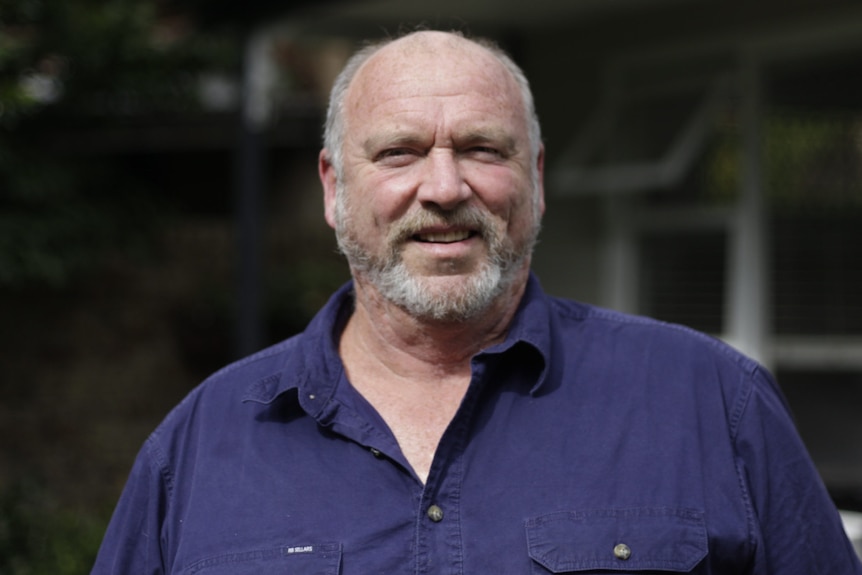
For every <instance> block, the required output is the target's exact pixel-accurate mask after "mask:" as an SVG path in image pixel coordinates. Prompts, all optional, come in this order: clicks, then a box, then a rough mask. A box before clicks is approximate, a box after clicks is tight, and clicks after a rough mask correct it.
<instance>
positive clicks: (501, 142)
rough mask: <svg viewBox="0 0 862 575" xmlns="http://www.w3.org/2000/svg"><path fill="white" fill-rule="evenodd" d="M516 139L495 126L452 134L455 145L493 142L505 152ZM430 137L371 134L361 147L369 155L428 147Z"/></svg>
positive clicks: (407, 134) (512, 151)
mask: <svg viewBox="0 0 862 575" xmlns="http://www.w3.org/2000/svg"><path fill="white" fill-rule="evenodd" d="M516 142H517V140H516V138H515V137H513V136H512V135H511V134H509V133H508V132H507V131H505V130H500V129H495V128H489V129H485V128H480V129H476V130H470V131H465V132H464V133H461V134H457V133H456V134H455V135H454V145H455V147H464V146H470V145H474V144H484V143H488V144H494V145H496V146H498V147H500V148H502V150H503V151H505V152H506V153H510V154H511V153H514V152H515V151H516V150H517V148H518V146H517V143H516ZM430 145H431V144H430V138H428V137H423V136H419V135H417V134H414V133H411V132H404V133H398V132H397V131H393V132H385V133H379V134H373V135H371V136H369V137H368V138H366V139H365V140H364V141H363V142H362V148H363V149H364V150H365V151H366V153H367V154H369V155H374V154H377V153H379V152H380V151H381V150H385V149H387V148H393V147H396V148H397V147H399V146H408V147H418V148H425V147H430Z"/></svg>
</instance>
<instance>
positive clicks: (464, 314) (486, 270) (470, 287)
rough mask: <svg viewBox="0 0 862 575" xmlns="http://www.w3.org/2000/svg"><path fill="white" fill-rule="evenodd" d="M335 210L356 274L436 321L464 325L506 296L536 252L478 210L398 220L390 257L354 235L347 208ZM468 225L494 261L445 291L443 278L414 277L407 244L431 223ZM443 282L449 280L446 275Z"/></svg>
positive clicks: (392, 299) (394, 300) (409, 309)
mask: <svg viewBox="0 0 862 575" xmlns="http://www.w3.org/2000/svg"><path fill="white" fill-rule="evenodd" d="M343 208H344V206H340V207H339V209H337V210H336V212H337V215H336V221H337V225H336V237H337V239H338V246H339V248H340V250H341V252H342V253H343V254H344V255H345V256H346V257H347V261H348V263H349V264H350V267H351V269H352V270H353V273H354V274H359V275H362V276H364V277H365V278H366V279H367V280H368V281H369V282H370V283H371V284H372V285H373V286H374V287H375V288H376V289H377V291H378V292H379V293H380V295H381V296H382V297H383V298H384V299H386V300H387V301H389V302H391V303H393V304H395V305H397V306H398V307H400V308H402V309H403V310H405V311H406V312H407V313H409V314H410V315H411V316H413V317H416V318H420V319H425V320H433V321H447V322H455V321H465V320H469V319H472V318H474V317H476V316H478V315H479V314H480V313H482V312H483V311H485V310H486V309H487V308H488V307H489V306H490V305H491V304H492V303H493V302H494V301H495V300H496V299H497V298H498V297H499V296H500V295H501V294H503V293H504V292H505V291H506V290H507V289H508V288H509V287H510V286H511V284H512V282H513V281H514V279H515V278H516V277H517V274H518V272H519V271H520V270H521V269H522V268H523V265H524V264H525V262H526V260H527V258H528V257H529V255H530V253H531V252H532V247H533V244H534V242H535V237H533V238H531V239H530V241H528V242H526V245H524V246H520V248H521V249H517V247H516V246H513V245H512V244H511V242H509V241H507V239H506V238H503V237H501V236H500V234H498V233H497V232H496V230H495V229H494V227H493V226H492V225H491V223H490V222H489V221H488V220H487V218H486V217H485V216H484V215H483V214H482V213H480V212H478V211H477V210H475V209H473V208H462V209H458V210H455V211H452V212H444V211H442V210H428V209H423V211H421V212H417V213H416V214H413V215H412V216H407V217H405V218H404V219H403V221H400V222H398V224H396V226H395V228H394V229H393V230H392V232H391V233H390V236H389V237H388V238H387V244H388V246H389V253H388V254H387V256H386V257H380V256H375V255H373V254H371V253H369V252H368V251H366V250H365V249H364V248H363V247H362V245H361V243H360V242H359V241H358V239H357V238H356V237H355V235H354V234H353V233H352V226H351V222H350V218H349V215H348V214H347V213H346V212H347V210H344V209H343ZM430 222H434V223H441V222H443V223H447V224H453V225H467V226H470V227H472V228H475V229H478V230H479V233H480V234H481V236H482V238H483V239H484V240H485V242H486V243H487V245H488V251H489V254H490V255H489V258H488V259H487V260H486V261H485V262H483V263H482V266H481V268H480V269H479V270H478V271H477V272H476V273H474V274H471V275H469V276H467V277H466V278H464V280H463V282H461V283H460V284H459V285H455V286H453V285H451V283H449V285H448V286H447V287H446V288H443V287H438V286H435V285H434V284H435V283H436V282H438V281H441V280H440V278H429V277H420V276H416V275H414V274H412V273H411V272H410V271H409V270H408V269H407V266H406V265H405V264H404V261H403V259H402V257H401V246H402V245H403V242H404V241H406V240H407V239H408V238H409V237H411V236H412V235H413V233H415V231H416V230H418V229H421V227H422V226H423V225H426V224H427V223H430ZM442 281H444V282H445V281H447V278H445V277H443V278H442Z"/></svg>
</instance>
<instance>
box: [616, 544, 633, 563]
mask: <svg viewBox="0 0 862 575" xmlns="http://www.w3.org/2000/svg"><path fill="white" fill-rule="evenodd" d="M631 556H632V550H631V549H630V548H629V546H628V545H626V544H625V543H620V544H619V545H617V546H616V547H614V557H616V558H617V559H621V560H622V561H626V560H627V559H628V558H629V557H631Z"/></svg>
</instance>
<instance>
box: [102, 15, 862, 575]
mask: <svg viewBox="0 0 862 575" xmlns="http://www.w3.org/2000/svg"><path fill="white" fill-rule="evenodd" d="M543 158H544V150H543V147H542V145H541V137H540V133H539V125H538V121H537V119H536V115H535V112H534V109H533V102H532V96H531V95H530V90H529V87H528V84H527V81H526V79H525V78H524V76H523V74H522V73H521V72H520V70H519V69H518V68H517V66H515V65H514V64H513V63H512V62H511V60H509V59H508V58H507V57H506V56H505V55H503V54H502V53H501V52H500V51H499V50H498V49H496V48H494V47H491V46H488V45H486V44H481V43H477V42H474V41H470V40H467V39H465V38H463V37H461V36H460V35H457V34H450V33H442V32H417V33H413V34H410V35H408V36H405V37H403V38H400V39H397V40H394V41H391V42H389V43H385V44H382V45H376V46H373V47H370V48H367V49H365V50H364V51H362V52H360V53H359V54H358V55H357V56H356V57H355V58H354V59H353V60H351V61H350V62H349V63H348V65H347V67H346V69H345V71H344V72H343V73H342V75H341V76H340V77H339V79H338V80H337V82H336V85H335V87H334V88H333V93H332V98H331V101H330V109H329V115H328V118H327V126H326V135H325V148H324V150H323V151H322V152H321V154H320V160H319V171H320V177H321V180H322V182H323V188H324V202H325V210H326V220H327V222H329V224H330V225H331V226H333V227H334V228H335V230H336V234H337V237H338V241H339V245H340V246H341V249H342V250H343V252H344V253H345V255H346V256H347V259H348V262H349V264H350V268H351V272H352V275H353V282H352V283H351V284H349V285H348V286H345V287H344V288H342V289H341V290H340V291H339V292H338V293H336V294H335V295H334V296H333V298H332V299H331V301H330V302H329V304H327V306H326V307H325V308H324V309H323V310H322V311H321V312H320V313H319V314H318V316H317V317H316V318H315V319H314V320H313V321H312V322H311V324H310V325H309V326H308V328H307V330H306V331H305V332H304V333H303V334H302V335H299V336H297V337H294V338H292V339H289V340H287V341H285V342H282V343H280V344H278V345H276V346H274V347H273V348H271V349H268V350H265V351H263V352H261V353H258V354H256V355H255V356H253V357H250V358H248V359H245V360H243V361H241V362H239V363H237V364H235V365H232V366H230V367H228V368H226V369H224V370H222V371H221V372H219V373H217V374H215V375H214V376H212V377H211V378H210V379H209V380H208V381H207V382H205V383H204V384H203V385H202V386H201V387H199V388H198V389H197V390H195V391H194V392H192V393H191V394H190V395H189V397H188V398H186V399H185V400H184V401H183V402H182V403H181V404H180V405H179V406H178V407H177V408H176V409H175V410H174V411H173V412H172V413H171V414H170V415H168V417H167V418H166V420H165V421H164V422H163V423H162V424H161V425H160V426H159V427H158V429H156V431H155V432H154V433H153V435H152V436H151V437H150V438H149V439H148V440H147V442H146V444H145V445H144V447H143V449H142V451H141V453H140V455H139V457H138V459H137V461H136V462H135V466H134V469H133V470H132V474H131V478H130V480H129V484H128V486H127V487H126V490H125V492H124V494H123V496H122V499H121V501H120V503H119V505H118V508H117V510H116V512H115V515H114V518H113V519H112V522H111V525H110V527H109V529H108V533H107V535H106V537H105V541H104V543H103V545H102V549H101V551H100V555H99V558H98V560H97V562H96V566H95V569H94V573H122V574H136V573H149V574H151V573H188V574H191V573H201V574H206V575H214V574H227V573H230V574H237V573H239V574H244V573H249V574H250V573H275V572H284V573H321V574H323V573H343V574H345V575H346V574H371V573H447V574H448V573H467V574H477V573H488V574H505V573H524V574H526V573H563V572H590V573H601V572H623V573H641V572H650V573H655V572H683V573H698V574H707V573H709V574H717V573H720V574H741V573H748V574H764V575H765V574H784V575H786V574H791V575H812V574H816V573H821V574H830V575H832V574H839V573H841V574H850V573H862V567H860V564H859V562H858V560H857V559H856V558H855V555H854V552H853V549H852V548H851V546H850V544H849V543H848V541H847V539H846V536H845V535H844V533H843V530H842V527H841V523H840V520H839V517H838V514H837V512H836V510H835V508H834V507H833V505H832V504H831V502H830V500H829V498H828V496H827V494H826V491H825V490H824V488H823V486H822V484H821V482H820V480H819V479H818V476H817V473H816V471H815V469H814V467H813V466H812V464H811V461H810V459H809V458H808V456H807V455H806V453H805V450H804V447H803V446H802V443H801V442H800V440H799V438H798V436H797V434H796V432H795V430H794V428H793V424H792V422H791V420H790V418H789V416H788V413H787V410H786V408H785V405H784V403H783V400H782V398H781V395H780V393H779V391H778V389H777V388H776V386H775V384H774V383H773V382H772V380H771V378H770V376H769V375H768V374H767V373H766V372H765V371H764V370H763V369H762V368H761V367H759V366H758V365H757V364H755V363H754V362H752V361H750V360H749V359H747V358H745V357H742V356H740V355H739V354H737V353H735V352H734V351H732V350H730V349H729V348H727V347H725V346H724V345H722V344H720V343H718V342H716V341H714V340H712V339H710V338H707V337H706V336H702V335H700V334H696V333H694V332H691V331H690V330H687V329H684V328H681V327H677V326H669V325H665V324H660V323H658V322H653V321H651V320H647V319H642V318H634V317H629V316H624V315H621V314H617V313H614V312H610V311H605V310H600V309H596V308H593V307H590V306H587V305H583V304H579V303H576V302H570V301H563V300H559V299H555V298H551V297H548V296H546V295H544V294H543V293H542V291H541V288H540V286H539V284H538V281H537V280H536V279H535V278H534V277H532V276H531V275H530V271H529V265H530V254H531V251H532V248H533V244H534V242H535V240H536V236H537V234H538V230H539V223H540V219H541V215H542V213H543V211H544V207H545V206H544V198H543V188H542V172H543Z"/></svg>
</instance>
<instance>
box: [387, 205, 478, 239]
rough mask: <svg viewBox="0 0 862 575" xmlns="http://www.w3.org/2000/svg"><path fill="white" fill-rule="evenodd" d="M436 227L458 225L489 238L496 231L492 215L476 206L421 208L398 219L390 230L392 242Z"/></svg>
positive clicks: (409, 237)
mask: <svg viewBox="0 0 862 575" xmlns="http://www.w3.org/2000/svg"><path fill="white" fill-rule="evenodd" d="M434 227H457V228H463V229H468V230H470V231H472V232H475V233H476V234H478V235H479V236H482V237H484V238H486V239H487V238H488V237H489V236H492V235H493V233H494V226H493V222H492V220H491V217H490V216H489V215H488V214H486V213H484V212H483V211H482V210H480V209H479V208H476V207H474V206H459V207H457V208H455V209H454V210H441V209H439V208H434V207H430V208H425V207H423V208H419V209H418V210H416V211H414V212H411V213H409V214H407V215H405V216H404V217H402V218H401V219H400V220H398V221H397V222H396V223H395V224H394V225H393V226H392V228H391V229H390V231H389V238H390V242H391V243H392V244H400V243H403V242H406V241H408V240H409V239H411V238H412V237H414V236H415V235H417V234H419V233H421V232H423V231H425V230H427V229H429V228H434Z"/></svg>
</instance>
